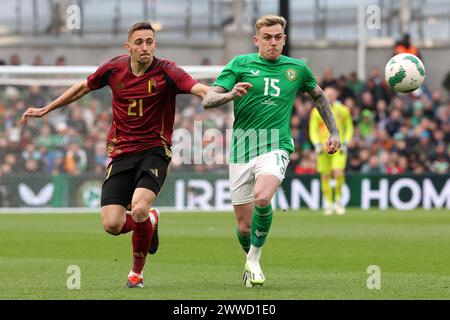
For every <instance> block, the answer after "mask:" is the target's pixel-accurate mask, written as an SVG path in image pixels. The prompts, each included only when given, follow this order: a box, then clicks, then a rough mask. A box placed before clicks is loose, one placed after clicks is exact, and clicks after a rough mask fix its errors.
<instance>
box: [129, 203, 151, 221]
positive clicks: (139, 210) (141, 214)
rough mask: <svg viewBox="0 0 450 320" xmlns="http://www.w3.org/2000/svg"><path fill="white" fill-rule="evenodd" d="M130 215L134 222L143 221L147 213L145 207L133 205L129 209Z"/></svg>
mask: <svg viewBox="0 0 450 320" xmlns="http://www.w3.org/2000/svg"><path fill="white" fill-rule="evenodd" d="M131 214H132V215H133V220H134V221H143V220H145V219H146V218H147V217H148V215H149V212H148V210H147V208H146V207H144V206H140V205H135V206H134V207H133V208H132V209H131Z"/></svg>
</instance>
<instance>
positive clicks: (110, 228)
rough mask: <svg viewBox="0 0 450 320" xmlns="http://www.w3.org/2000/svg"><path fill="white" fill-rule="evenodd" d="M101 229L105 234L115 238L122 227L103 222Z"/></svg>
mask: <svg viewBox="0 0 450 320" xmlns="http://www.w3.org/2000/svg"><path fill="white" fill-rule="evenodd" d="M103 229H104V230H105V232H107V233H109V234H112V235H113V236H117V235H119V234H120V230H122V226H121V225H120V223H119V222H115V221H105V220H103Z"/></svg>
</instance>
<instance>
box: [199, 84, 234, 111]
mask: <svg viewBox="0 0 450 320" xmlns="http://www.w3.org/2000/svg"><path fill="white" fill-rule="evenodd" d="M231 100H233V96H232V95H231V94H230V92H228V91H227V90H226V89H225V88H223V87H220V86H214V87H212V88H211V90H209V91H208V93H207V94H206V96H205V97H204V98H203V101H202V104H203V106H204V107H205V109H210V108H216V107H219V106H221V105H223V104H225V103H227V102H229V101H231Z"/></svg>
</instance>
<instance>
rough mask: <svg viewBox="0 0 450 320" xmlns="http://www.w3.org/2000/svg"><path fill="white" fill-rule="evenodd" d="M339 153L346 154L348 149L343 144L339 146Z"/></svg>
mask: <svg viewBox="0 0 450 320" xmlns="http://www.w3.org/2000/svg"><path fill="white" fill-rule="evenodd" d="M341 151H342V153H344V154H347V151H348V148H347V144H346V143H345V142H344V143H342V144H341Z"/></svg>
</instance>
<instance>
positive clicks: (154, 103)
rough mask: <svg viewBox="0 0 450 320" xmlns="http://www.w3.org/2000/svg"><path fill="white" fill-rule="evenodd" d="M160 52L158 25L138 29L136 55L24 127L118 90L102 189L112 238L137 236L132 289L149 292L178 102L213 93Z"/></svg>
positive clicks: (132, 49)
mask: <svg viewBox="0 0 450 320" xmlns="http://www.w3.org/2000/svg"><path fill="white" fill-rule="evenodd" d="M156 47H157V42H156V39H155V31H154V29H153V28H152V26H151V24H150V23H148V22H140V23H136V24H134V25H133V26H131V27H130V29H129V31H128V40H127V42H126V43H125V48H126V49H127V50H128V52H129V54H126V55H121V56H118V57H115V58H113V59H111V60H110V61H108V62H106V63H104V64H103V65H101V66H100V67H99V68H98V69H97V71H96V72H94V73H93V74H92V75H90V76H89V77H88V78H87V80H85V81H83V82H80V83H78V84H75V85H74V86H72V87H71V88H69V89H68V90H67V91H66V92H64V93H63V94H62V95H61V96H60V97H58V98H57V99H56V100H54V101H53V102H51V103H50V104H49V105H47V106H46V107H44V108H29V109H27V110H26V111H25V113H24V114H23V116H22V119H21V122H22V124H23V125H24V124H26V123H27V120H28V118H30V117H37V118H39V117H42V116H44V115H45V114H47V113H49V112H50V111H52V110H55V109H57V108H60V107H62V106H64V105H67V104H69V103H71V102H74V101H76V100H78V99H80V98H81V97H83V96H84V95H86V94H87V93H88V92H90V91H93V90H97V89H100V88H102V87H104V86H109V87H110V88H111V90H112V94H113V99H112V111H113V122H112V125H111V129H110V131H109V134H108V137H107V150H108V155H109V157H110V160H111V161H110V163H109V165H108V167H107V171H106V172H107V173H106V179H105V181H104V183H103V187H102V197H101V206H102V208H101V213H102V222H103V226H104V229H105V231H106V232H108V233H110V234H113V235H119V234H124V233H127V232H130V231H133V236H132V240H133V241H132V242H133V264H132V268H131V271H130V273H129V274H128V281H127V286H128V287H131V288H132V287H143V285H144V283H143V268H144V264H145V260H146V257H147V252H150V253H154V252H156V249H157V246H158V243H159V240H158V237H157V229H156V227H157V220H158V215H157V214H156V211H155V210H154V209H151V205H152V203H153V201H154V200H155V198H156V197H157V195H158V193H159V191H160V190H161V187H162V185H163V183H164V180H165V178H166V174H167V168H168V166H169V163H170V160H171V156H172V153H171V151H170V147H171V141H172V140H171V139H172V131H173V123H174V116H175V97H176V95H177V94H179V93H191V94H194V95H196V96H199V97H202V98H203V97H204V96H205V95H206V93H207V92H208V91H209V89H210V87H208V86H206V85H203V84H201V83H198V82H197V81H196V80H194V79H193V78H192V77H191V76H190V75H189V74H187V73H186V72H185V71H184V70H183V69H181V68H179V67H178V66H177V65H176V64H175V63H174V62H172V61H169V60H164V59H159V58H156V57H155V56H154V50H155V49H156ZM127 208H129V209H131V213H129V214H128V213H127ZM151 220H153V221H154V223H153V224H152V221H151Z"/></svg>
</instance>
